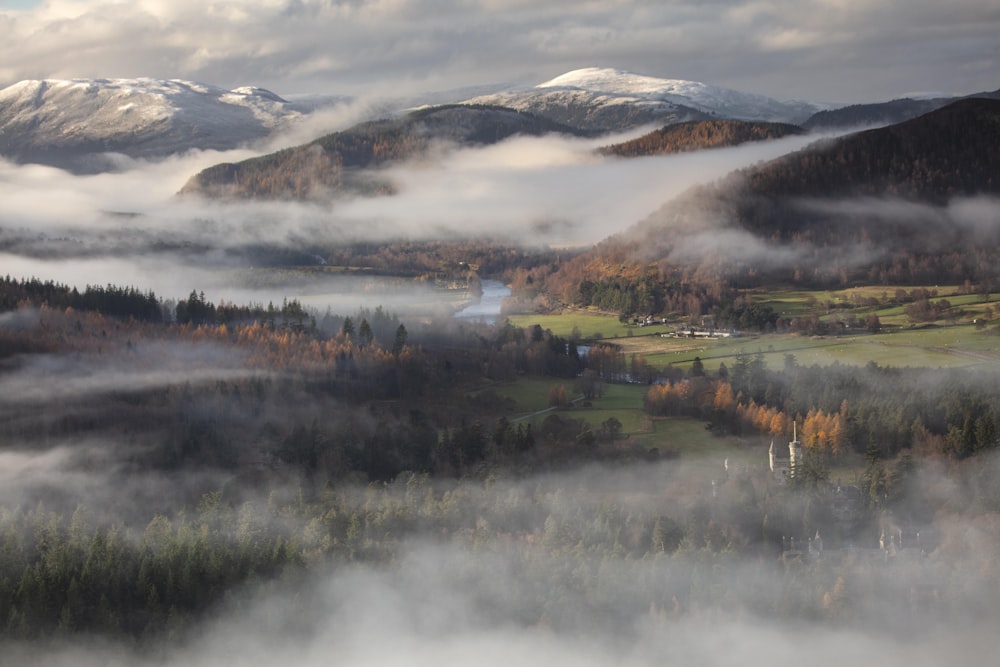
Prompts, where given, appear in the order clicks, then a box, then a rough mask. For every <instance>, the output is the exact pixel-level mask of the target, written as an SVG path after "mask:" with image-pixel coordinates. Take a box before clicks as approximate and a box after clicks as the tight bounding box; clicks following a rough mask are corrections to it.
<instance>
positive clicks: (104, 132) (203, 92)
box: [0, 79, 310, 171]
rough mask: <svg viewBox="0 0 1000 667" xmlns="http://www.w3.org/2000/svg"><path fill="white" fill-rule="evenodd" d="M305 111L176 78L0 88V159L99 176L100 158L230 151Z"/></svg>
mask: <svg viewBox="0 0 1000 667" xmlns="http://www.w3.org/2000/svg"><path fill="white" fill-rule="evenodd" d="M309 110H310V108H309V106H308V105H297V104H293V103H291V102H288V101H286V100H284V99H282V98H281V97H279V96H277V95H275V94H274V93H272V92H270V91H268V90H265V89H263V88H255V87H250V86H248V87H243V88H236V89H234V90H225V89H223V88H218V87H215V86H210V85H205V84H201V83H194V82H191V81H181V80H168V81H165V80H158V79H74V80H41V81H38V80H33V81H21V82H20V83H16V84H14V85H12V86H9V87H7V88H4V89H3V90H0V155H2V156H4V157H6V158H8V159H12V160H14V161H17V162H38V163H43V164H50V165H54V166H59V167H64V168H69V169H72V170H74V171H101V170H103V169H105V168H108V166H109V161H108V159H107V158H106V157H103V158H102V155H101V154H105V153H122V154H125V155H128V156H130V157H135V158H159V157H164V156H166V155H171V154H174V153H179V152H183V151H186V150H190V149H192V148H199V149H219V150H224V149H230V148H235V147H237V146H240V145H244V144H247V143H250V142H253V141H256V140H259V139H262V138H264V137H267V136H268V135H269V134H271V133H272V132H274V131H275V130H279V129H282V128H285V127H287V126H289V124H291V123H294V122H295V121H297V120H299V119H300V118H301V117H302V116H303V114H305V113H308V111H309Z"/></svg>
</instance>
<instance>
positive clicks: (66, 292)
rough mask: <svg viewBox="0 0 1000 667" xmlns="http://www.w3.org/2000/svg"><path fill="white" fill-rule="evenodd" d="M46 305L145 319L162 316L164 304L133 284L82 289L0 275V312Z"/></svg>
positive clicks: (33, 279) (34, 279)
mask: <svg viewBox="0 0 1000 667" xmlns="http://www.w3.org/2000/svg"><path fill="white" fill-rule="evenodd" d="M43 303H45V304H48V305H49V306H51V307H53V308H73V309H75V310H92V311H97V312H101V313H104V314H105V315H108V316H109V317H126V318H127V317H131V318H134V319H137V320H142V321H145V322H160V321H162V320H164V319H169V318H165V317H164V312H163V311H164V309H163V304H162V302H161V301H160V299H158V298H157V296H156V295H155V294H154V293H153V292H152V291H148V292H142V291H140V290H139V289H137V288H135V287H122V286H116V285H111V284H108V285H107V286H103V287H102V286H100V285H87V286H86V288H84V290H83V292H80V291H79V290H77V288H75V287H69V286H67V285H62V284H60V283H57V282H54V281H51V280H45V281H43V280H39V279H38V278H22V279H20V280H19V279H17V278H12V277H10V276H9V275H8V276H5V277H3V278H0V312H3V311H10V310H15V309H16V308H19V307H21V306H22V305H24V304H30V305H33V306H38V305H41V304H43Z"/></svg>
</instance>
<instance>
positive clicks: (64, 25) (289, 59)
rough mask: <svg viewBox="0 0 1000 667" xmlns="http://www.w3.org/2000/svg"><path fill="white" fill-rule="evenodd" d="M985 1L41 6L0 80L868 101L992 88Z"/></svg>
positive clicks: (6, 23)
mask: <svg viewBox="0 0 1000 667" xmlns="http://www.w3.org/2000/svg"><path fill="white" fill-rule="evenodd" d="M994 4H995V3H991V2H988V1H986V0H957V1H956V2H949V3H947V4H937V5H934V4H928V3H919V4H916V5H915V4H914V3H910V2H901V1H900V0H878V1H876V2H868V3H857V2H833V1H830V0H811V1H810V2H805V3H803V2H791V1H790V0H756V1H744V0H719V1H715V2H706V3H696V2H691V1H690V0H679V1H678V2H670V3H651V2H646V1H644V0H623V1H621V2H615V3H607V2H578V1H576V0H573V1H570V0H557V1H555V2H546V3H527V2H497V1H496V0H475V1H472V2H469V1H462V0H438V1H436V2H424V1H418V0H380V1H370V2H360V1H357V2H356V1H347V0H344V1H339V2H328V1H323V0H281V1H278V0H256V1H254V2H241V3H231V2H213V3H209V4H208V5H206V4H205V3H203V2H195V1H194V0H178V1H175V2H172V3H166V2H162V1H161V0H135V1H133V2H118V1H113V0H99V1H97V2H81V1H79V0H49V2H46V3H44V4H43V5H42V6H40V7H39V8H37V9H35V10H31V11H16V12H15V11H8V12H6V13H0V24H2V28H3V34H4V35H6V36H7V39H5V40H4V43H3V44H2V45H0V63H2V65H0V81H5V82H7V83H13V82H14V81H17V80H20V79H25V78H42V77H60V78H69V77H98V76H102V77H112V76H114V77H136V76H153V77H161V78H178V77H180V78H188V79H195V80H201V81H205V82H208V83H215V84H218V85H224V86H236V85H244V84H257V85H264V86H266V87H268V88H272V89H274V90H276V91H278V92H283V93H293V92H307V91H321V92H334V93H358V92H361V91H379V92H380V93H381V94H385V93H387V92H391V93H393V94H397V93H400V92H406V91H409V92H413V91H419V90H423V91H426V90H434V89H442V88H450V87H454V86H461V85H471V84H477V83H480V84H481V83H485V82H493V81H515V82H520V83H538V82H540V81H544V80H547V79H549V78H551V77H552V76H556V75H558V74H561V73H563V72H565V71H568V70H571V69H576V68H579V67H584V66H592V65H597V66H611V67H619V68H623V69H631V70H634V71H638V72H641V73H646V74H651V75H656V76H663V77H667V78H686V79H694V80H703V81H706V82H709V83H715V84H719V85H728V86H731V87H735V88H739V89H746V90H751V91H754V92H762V93H765V94H770V95H772V96H775V97H779V98H803V99H804V98H810V99H815V100H831V99H833V100H845V101H855V102H856V101H871V100H873V99H885V98H891V97H893V96H896V95H899V94H900V93H902V92H904V91H908V90H928V89H949V90H955V91H956V92H973V91H978V90H983V89H992V88H995V87H996V85H997V84H996V77H995V73H996V71H997V70H998V67H997V65H998V62H997V60H998V58H1000V55H998V52H997V50H996V46H995V40H994V38H993V37H994V35H995V34H996V33H997V32H998V28H1000V16H998V15H997V13H996V9H995V7H994ZM67 53H71V54H73V56H72V58H67V57H66V55H65V54H67ZM873 64H877V65H878V66H877V67H873V66H872V65H873Z"/></svg>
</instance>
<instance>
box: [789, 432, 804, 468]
mask: <svg viewBox="0 0 1000 667" xmlns="http://www.w3.org/2000/svg"><path fill="white" fill-rule="evenodd" d="M800 463H802V443H801V442H799V434H798V427H797V424H796V423H795V422H794V421H793V422H792V441H791V442H789V443H788V476H789V477H795V469H796V468H797V467H798V465H799V464H800Z"/></svg>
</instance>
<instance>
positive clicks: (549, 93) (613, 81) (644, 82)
mask: <svg viewBox="0 0 1000 667" xmlns="http://www.w3.org/2000/svg"><path fill="white" fill-rule="evenodd" d="M469 101H470V102H475V103H483V104H500V105H504V106H510V107H513V108H515V109H519V110H522V111H527V112H530V113H534V114H537V115H540V116H545V117H549V118H551V119H553V120H557V121H559V122H563V123H567V124H569V125H575V126H577V127H582V128H587V129H596V130H612V129H619V130H620V129H623V128H624V127H628V126H635V125H641V124H646V123H661V124H670V123H677V122H681V121H685V120H699V119H704V118H731V119H738V120H761V121H783V122H790V123H801V122H803V121H804V120H805V119H807V118H808V117H809V116H811V115H812V114H813V113H815V112H816V111H817V110H818V109H817V107H816V106H815V105H812V104H807V103H802V102H780V101H778V100H775V99H772V98H770V97H766V96H764V95H755V94H752V93H744V92H740V91H738V90H732V89H729V88H723V87H721V86H713V85H710V84H707V83H702V82H700V81H686V80H683V79H660V78H657V77H652V76H647V75H644V74H636V73H634V72H628V71H624V70H619V69H613V68H607V67H587V68H584V69H577V70H573V71H571V72H567V73H565V74H562V75H560V76H557V77H556V78H554V79H551V80H549V81H546V82H544V83H540V84H538V85H536V86H535V87H533V88H527V89H525V88H516V89H509V90H506V91H501V92H498V93H494V94H492V95H484V96H481V97H477V98H473V99H472V100H469Z"/></svg>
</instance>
